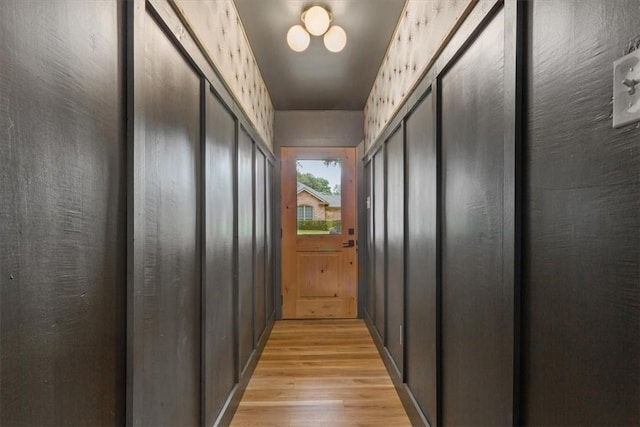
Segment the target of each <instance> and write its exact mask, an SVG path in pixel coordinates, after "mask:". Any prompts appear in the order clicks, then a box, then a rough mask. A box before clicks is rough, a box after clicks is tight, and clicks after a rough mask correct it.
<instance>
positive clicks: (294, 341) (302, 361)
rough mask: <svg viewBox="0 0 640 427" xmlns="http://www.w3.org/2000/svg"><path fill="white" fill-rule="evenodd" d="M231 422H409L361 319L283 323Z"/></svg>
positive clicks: (388, 423)
mask: <svg viewBox="0 0 640 427" xmlns="http://www.w3.org/2000/svg"><path fill="white" fill-rule="evenodd" d="M231 425H232V426H238V427H239V426H254V425H273V426H329V425H330V426H336V427H337V426H354V425H368V426H397V427H400V426H408V425H411V424H410V422H409V419H408V418H407V415H406V413H405V410H404V408H403V407H402V404H401V402H400V399H399V398H398V395H397V393H396V391H395V389H394V386H393V383H392V382H391V379H390V378H389V374H388V373H387V370H386V368H385V366H384V364H383V362H382V359H380V355H379V354H378V350H377V349H376V347H375V345H374V343H373V341H372V339H371V335H370V334H369V331H368V330H367V327H366V325H365V323H364V321H363V320H300V321H297V320H281V321H277V322H276V323H275V325H274V327H273V331H272V332H271V336H270V337H269V340H268V341H267V345H266V347H265V349H264V352H263V353H262V356H261V358H260V361H259V362H258V366H257V367H256V370H255V372H254V374H253V377H252V378H251V380H250V382H249V385H248V387H247V389H246V391H245V393H244V396H243V397H242V400H241V402H240V406H239V407H238V410H237V411H236V414H235V417H234V419H233V422H232V423H231Z"/></svg>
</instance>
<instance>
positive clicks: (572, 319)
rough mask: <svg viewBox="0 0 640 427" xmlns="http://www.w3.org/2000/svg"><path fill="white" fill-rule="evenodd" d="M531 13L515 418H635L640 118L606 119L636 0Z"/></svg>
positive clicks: (630, 40) (639, 15)
mask: <svg viewBox="0 0 640 427" xmlns="http://www.w3.org/2000/svg"><path fill="white" fill-rule="evenodd" d="M528 14H529V17H528V20H527V27H528V28H527V37H528V38H529V40H528V44H527V46H528V48H529V51H528V52H527V61H528V76H527V94H528V101H527V104H526V106H527V111H528V113H527V114H528V117H527V122H526V125H527V143H526V145H525V153H524V158H525V171H526V178H527V179H526V181H525V188H524V208H525V209H524V212H525V214H524V218H523V221H524V230H525V232H524V242H525V245H524V252H523V260H524V267H525V270H524V272H523V331H522V332H523V339H522V343H523V346H522V350H523V358H522V367H523V396H522V397H523V398H522V420H521V421H522V424H526V425H542V424H545V425H551V424H553V425H586V424H590V425H597V424H600V425H638V424H640V357H639V355H640V309H639V308H640V279H639V278H640V263H639V262H638V260H639V259H640V215H638V213H639V212H640V129H638V127H637V126H636V125H630V126H626V127H623V128H620V129H612V127H611V126H612V120H611V93H612V84H613V83H612V81H611V72H612V63H613V61H614V60H616V59H618V58H619V57H620V56H622V55H624V54H625V53H626V52H628V51H629V50H630V48H632V47H633V44H634V41H635V42H637V40H638V37H639V36H640V31H639V29H638V20H639V19H640V3H638V2H637V1H633V0H631V1H630V0H624V1H622V0H621V1H616V2H609V1H563V2H553V3H547V2H542V1H535V2H532V3H530V4H528ZM569 77H570V78H571V79H574V81H580V82H581V84H580V85H578V86H576V87H575V88H573V89H569V88H567V87H566V86H564V85H563V84H562V83H561V82H562V81H563V80H565V79H567V78H569ZM616 83H618V82H616Z"/></svg>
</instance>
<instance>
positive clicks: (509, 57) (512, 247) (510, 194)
mask: <svg viewBox="0 0 640 427" xmlns="http://www.w3.org/2000/svg"><path fill="white" fill-rule="evenodd" d="M525 8H526V4H525V3H524V2H522V1H516V0H509V1H506V2H505V4H504V19H505V26H504V37H505V38H504V55H505V56H504V101H505V102H504V105H505V107H504V108H505V134H504V181H503V182H504V192H503V197H504V233H503V245H502V246H503V286H504V291H503V308H504V313H513V317H512V318H509V317H507V316H505V323H504V325H503V328H504V329H503V333H505V340H504V342H505V344H508V345H510V346H511V348H505V349H504V353H503V354H505V360H504V365H503V366H504V369H506V370H507V371H506V373H505V374H506V377H507V378H509V377H510V378H511V381H510V382H507V381H505V387H510V388H511V390H510V395H511V397H512V399H511V402H509V403H510V404H511V408H510V409H511V411H512V423H513V424H514V425H519V424H520V322H521V320H520V319H521V314H520V311H521V310H520V300H521V298H520V295H521V263H522V260H521V259H522V257H521V252H522V251H521V243H522V231H521V227H522V224H521V218H522V208H521V206H522V160H521V159H522V141H523V109H524V103H523V101H524V99H523V94H524V85H525V80H524V60H525V55H524V32H525V16H524V13H525ZM509 356H510V358H511V360H508V357H509Z"/></svg>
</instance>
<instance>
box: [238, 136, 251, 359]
mask: <svg viewBox="0 0 640 427" xmlns="http://www.w3.org/2000/svg"><path fill="white" fill-rule="evenodd" d="M238 262H239V265H238V304H239V306H238V333H239V337H238V339H239V342H238V345H239V348H238V352H239V357H240V369H241V370H242V369H244V367H245V365H246V364H247V362H248V361H249V356H250V355H251V351H253V326H254V325H253V314H254V310H253V141H251V138H250V137H249V135H247V133H246V132H245V131H244V130H243V129H242V128H241V129H240V132H239V134H238Z"/></svg>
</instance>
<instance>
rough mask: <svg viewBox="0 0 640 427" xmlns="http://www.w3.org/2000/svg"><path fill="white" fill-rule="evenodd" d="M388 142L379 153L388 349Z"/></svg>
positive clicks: (386, 341) (387, 344) (385, 326)
mask: <svg viewBox="0 0 640 427" xmlns="http://www.w3.org/2000/svg"><path fill="white" fill-rule="evenodd" d="M393 133H394V132H391V135H393ZM388 142H389V140H388V139H387V140H386V141H385V142H384V145H383V146H382V149H381V153H382V168H383V173H382V176H383V177H384V183H383V185H382V192H383V196H382V212H384V225H383V228H384V243H383V245H382V247H383V252H384V259H383V260H382V262H383V264H384V277H383V279H382V280H383V282H382V289H383V291H382V295H384V304H383V310H384V324H383V327H382V330H383V333H382V334H383V337H382V342H383V344H384V346H385V347H387V348H388V347H389V286H388V285H389V245H388V240H389V239H388V233H387V231H388V228H389V227H388V223H387V220H388V216H387V211H388V208H389V207H388V205H387V198H388V197H387V194H388V193H389V185H388V184H389V177H388V176H387V173H388V172H389V168H388V167H387V163H388V162H387V155H388V150H387V143H388Z"/></svg>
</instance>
